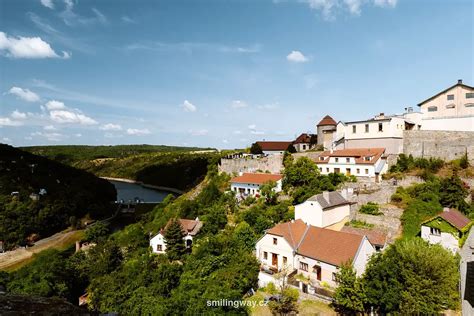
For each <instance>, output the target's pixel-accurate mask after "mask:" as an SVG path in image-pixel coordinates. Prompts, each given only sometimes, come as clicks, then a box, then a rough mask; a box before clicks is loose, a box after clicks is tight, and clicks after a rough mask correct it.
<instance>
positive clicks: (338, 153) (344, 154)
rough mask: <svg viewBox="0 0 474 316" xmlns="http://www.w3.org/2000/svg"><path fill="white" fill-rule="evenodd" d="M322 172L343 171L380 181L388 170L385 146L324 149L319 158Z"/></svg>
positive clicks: (317, 160)
mask: <svg viewBox="0 0 474 316" xmlns="http://www.w3.org/2000/svg"><path fill="white" fill-rule="evenodd" d="M315 163H316V164H317V165H318V168H319V171H320V173H321V174H329V173H343V174H345V175H347V176H350V175H353V176H356V177H357V178H360V179H361V180H370V181H375V182H378V181H379V180H380V176H381V175H382V174H384V173H386V172H387V170H388V164H387V161H386V156H385V148H351V149H341V150H332V151H324V152H322V153H321V154H320V155H319V156H318V157H317V158H316V161H315Z"/></svg>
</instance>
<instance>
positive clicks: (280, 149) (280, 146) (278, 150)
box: [257, 141, 293, 155]
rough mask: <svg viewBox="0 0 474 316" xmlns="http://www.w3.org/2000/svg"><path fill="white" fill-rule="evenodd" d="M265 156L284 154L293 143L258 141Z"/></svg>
mask: <svg viewBox="0 0 474 316" xmlns="http://www.w3.org/2000/svg"><path fill="white" fill-rule="evenodd" d="M257 144H258V145H259V146H260V148H262V152H263V154H264V155H274V154H283V153H284V152H285V151H286V150H287V149H288V147H289V146H290V145H292V144H293V142H287V141H258V142H257Z"/></svg>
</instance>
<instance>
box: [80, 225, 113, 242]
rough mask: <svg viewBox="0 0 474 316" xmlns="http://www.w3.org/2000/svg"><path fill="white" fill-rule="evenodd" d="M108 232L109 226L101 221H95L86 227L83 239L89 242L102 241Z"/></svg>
mask: <svg viewBox="0 0 474 316" xmlns="http://www.w3.org/2000/svg"><path fill="white" fill-rule="evenodd" d="M108 233H109V226H108V225H107V224H105V223H103V222H96V223H95V224H93V225H92V226H90V227H89V228H87V229H86V232H85V240H86V241H89V242H95V243H98V242H102V241H104V240H105V239H106V237H107V234H108Z"/></svg>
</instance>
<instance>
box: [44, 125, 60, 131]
mask: <svg viewBox="0 0 474 316" xmlns="http://www.w3.org/2000/svg"><path fill="white" fill-rule="evenodd" d="M43 129H44V130H45V131H56V130H57V128H56V127H54V126H53V125H46V126H44V127H43Z"/></svg>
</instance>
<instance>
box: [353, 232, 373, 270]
mask: <svg viewBox="0 0 474 316" xmlns="http://www.w3.org/2000/svg"><path fill="white" fill-rule="evenodd" d="M375 252H376V251H375V248H374V246H372V244H371V243H370V241H369V240H368V239H367V237H364V239H363V240H362V243H361V245H360V247H359V251H358V252H357V254H356V257H355V258H354V262H353V263H352V265H353V266H354V270H355V271H356V273H357V275H358V276H361V275H362V274H363V273H364V272H365V268H366V267H367V262H368V261H369V259H370V257H371V256H372V255H373V254H374V253H375Z"/></svg>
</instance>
